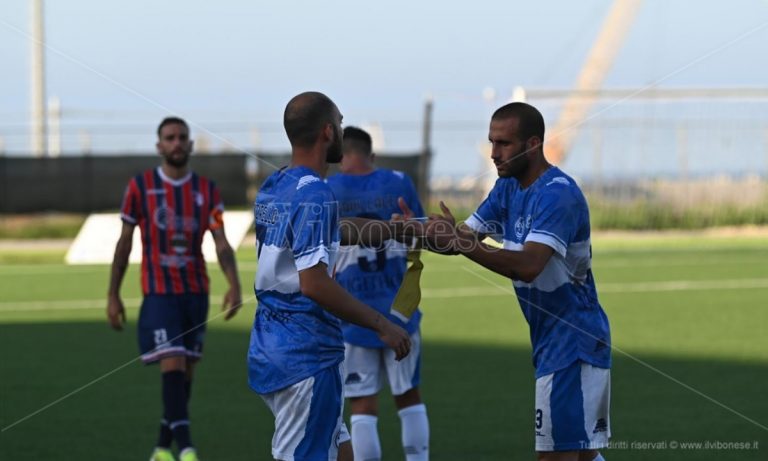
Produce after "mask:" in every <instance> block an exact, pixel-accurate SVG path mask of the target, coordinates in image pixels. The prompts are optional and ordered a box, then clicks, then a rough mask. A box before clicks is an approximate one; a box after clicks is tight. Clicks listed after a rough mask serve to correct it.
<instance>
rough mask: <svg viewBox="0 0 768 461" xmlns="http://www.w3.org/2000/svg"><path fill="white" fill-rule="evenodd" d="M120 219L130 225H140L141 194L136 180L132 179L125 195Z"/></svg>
mask: <svg viewBox="0 0 768 461" xmlns="http://www.w3.org/2000/svg"><path fill="white" fill-rule="evenodd" d="M120 219H122V220H123V222H125V223H128V224H134V225H135V224H138V222H139V220H140V219H141V193H140V191H139V186H138V184H137V183H136V179H135V178H134V179H131V180H130V182H128V186H127V187H126V188H125V193H124V194H123V204H122V206H121V207H120Z"/></svg>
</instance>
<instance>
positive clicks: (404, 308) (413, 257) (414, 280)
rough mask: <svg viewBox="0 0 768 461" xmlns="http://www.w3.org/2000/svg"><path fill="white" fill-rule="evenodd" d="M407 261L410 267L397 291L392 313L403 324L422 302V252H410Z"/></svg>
mask: <svg viewBox="0 0 768 461" xmlns="http://www.w3.org/2000/svg"><path fill="white" fill-rule="evenodd" d="M406 260H407V264H408V267H407V269H406V270H405V276H404V277H403V283H402V284H400V288H399V289H398V290H397V295H395V300H394V301H392V308H391V311H390V312H391V313H392V315H394V316H395V317H397V318H399V319H400V320H402V321H403V322H407V321H408V319H410V318H411V315H413V313H414V312H416V308H418V307H419V303H420V302H421V284H420V283H421V271H422V270H423V269H424V263H422V262H421V251H418V250H411V251H409V252H408V254H407V255H406Z"/></svg>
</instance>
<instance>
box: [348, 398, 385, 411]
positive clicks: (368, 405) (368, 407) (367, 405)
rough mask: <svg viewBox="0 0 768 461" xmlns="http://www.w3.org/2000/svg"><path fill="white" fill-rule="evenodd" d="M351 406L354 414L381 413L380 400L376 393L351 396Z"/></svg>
mask: <svg viewBox="0 0 768 461" xmlns="http://www.w3.org/2000/svg"><path fill="white" fill-rule="evenodd" d="M349 408H350V410H351V411H352V414H354V415H373V416H376V415H378V414H379V402H378V399H377V396H376V395H367V396H365V397H351V398H350V399H349Z"/></svg>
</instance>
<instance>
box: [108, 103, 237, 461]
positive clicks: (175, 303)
mask: <svg viewBox="0 0 768 461" xmlns="http://www.w3.org/2000/svg"><path fill="white" fill-rule="evenodd" d="M157 133H158V142H157V151H158V153H159V154H160V156H161V157H162V159H163V160H162V165H161V166H159V167H157V168H154V169H151V170H147V171H145V172H143V173H141V174H139V175H137V176H135V177H134V178H133V179H131V180H130V182H129V183H128V187H127V188H126V191H125V196H124V198H123V204H122V208H121V218H122V221H123V229H122V233H121V235H120V240H119V241H118V243H117V248H116V249H115V257H114V261H113V263H112V277H111V280H110V286H109V302H108V307H107V314H108V317H109V321H110V324H111V325H112V327H113V328H114V329H116V330H122V328H123V323H124V322H125V308H124V306H123V302H122V300H121V299H120V285H121V283H122V280H123V277H124V275H125V270H126V268H127V266H128V257H129V255H130V253H131V244H132V237H133V231H134V228H135V227H136V226H138V227H139V229H140V231H141V240H142V247H143V251H142V262H141V287H142V292H143V294H144V300H143V302H142V305H141V311H140V313H139V321H138V330H139V346H140V349H141V354H142V355H141V358H142V360H143V361H144V362H145V363H157V362H159V363H160V370H161V373H162V381H163V386H162V394H163V406H164V412H163V418H162V420H161V427H160V435H159V438H158V442H157V447H156V449H155V452H154V453H153V455H152V459H153V460H158V461H164V460H170V459H173V455H172V454H171V451H170V447H171V443H172V442H173V440H174V439H175V440H176V444H177V447H178V449H179V451H180V452H181V459H182V460H184V461H185V460H195V459H197V457H196V453H195V451H194V448H193V447H192V442H191V440H190V435H189V418H188V411H187V405H188V401H189V397H190V390H191V383H192V375H193V369H194V363H195V362H196V361H197V360H199V359H200V357H201V356H202V349H203V339H204V335H205V322H206V318H207V316H208V291H209V279H208V273H207V271H206V266H205V260H204V259H203V253H202V242H203V235H204V234H205V232H206V231H208V230H210V231H211V234H212V235H213V240H214V242H215V244H216V253H217V255H218V257H219V263H220V265H221V268H222V270H223V271H224V274H225V276H226V278H227V280H228V281H229V290H228V291H227V293H226V295H225V296H224V306H223V308H224V309H225V310H227V314H226V317H225V318H226V319H230V318H232V316H234V315H235V313H236V312H237V310H238V309H239V308H240V305H241V297H240V282H239V279H238V275H237V265H236V263H235V256H234V252H233V251H232V248H231V246H230V245H229V243H228V242H227V239H226V236H225V234H224V221H223V212H224V205H223V203H222V201H221V197H220V194H219V190H218V189H217V187H216V185H215V184H214V183H213V182H212V181H210V180H209V179H207V178H204V177H202V176H199V175H197V174H195V173H193V172H192V171H190V170H189V167H188V165H187V164H188V161H189V156H190V154H191V153H192V147H193V142H192V140H191V139H190V137H189V127H188V126H187V124H186V122H184V120H182V119H180V118H175V117H169V118H166V119H164V120H163V121H162V122H161V123H160V126H159V127H158V130H157Z"/></svg>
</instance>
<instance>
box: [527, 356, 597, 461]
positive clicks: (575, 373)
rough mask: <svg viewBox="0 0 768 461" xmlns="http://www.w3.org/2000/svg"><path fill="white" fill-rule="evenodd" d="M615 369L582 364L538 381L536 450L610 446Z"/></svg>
mask: <svg viewBox="0 0 768 461" xmlns="http://www.w3.org/2000/svg"><path fill="white" fill-rule="evenodd" d="M610 399H611V370H609V369H608V368H598V367H595V366H592V365H590V364H588V363H585V362H582V361H578V360H577V361H575V362H573V363H572V364H570V365H569V366H568V367H566V368H563V369H562V370H558V371H556V372H554V373H552V374H549V375H545V376H542V377H540V378H538V379H537V380H536V415H535V427H536V451H539V452H543V451H580V450H597V449H599V448H605V447H607V446H608V440H609V439H610V437H611V420H610V415H609V411H610V408H609V407H610Z"/></svg>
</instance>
